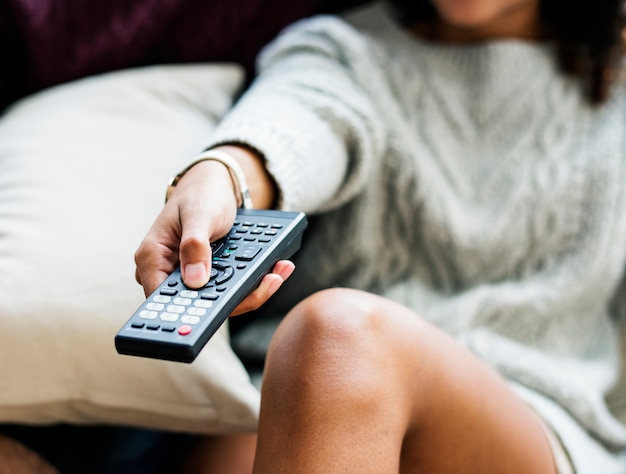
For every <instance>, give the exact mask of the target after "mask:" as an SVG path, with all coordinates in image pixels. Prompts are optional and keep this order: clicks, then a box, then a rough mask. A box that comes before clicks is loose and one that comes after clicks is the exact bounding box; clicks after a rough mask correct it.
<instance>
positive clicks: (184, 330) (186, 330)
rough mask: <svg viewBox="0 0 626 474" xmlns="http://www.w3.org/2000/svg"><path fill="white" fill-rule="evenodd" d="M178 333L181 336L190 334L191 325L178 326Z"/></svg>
mask: <svg viewBox="0 0 626 474" xmlns="http://www.w3.org/2000/svg"><path fill="white" fill-rule="evenodd" d="M178 334H180V335H181V336H186V335H187V334H191V326H188V325H187V324H185V325H183V326H181V327H179V328H178Z"/></svg>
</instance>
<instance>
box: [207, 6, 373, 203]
mask: <svg viewBox="0 0 626 474" xmlns="http://www.w3.org/2000/svg"><path fill="white" fill-rule="evenodd" d="M368 56H369V54H368V48H367V44H366V41H365V39H364V38H363V37H362V36H361V35H360V34H359V33H358V32H357V31H356V30H354V29H353V28H352V27H351V26H349V25H348V24H346V23H344V22H342V21H341V20H339V19H338V18H335V17H330V16H320V17H317V18H313V19H309V20H305V21H302V22H300V23H298V24H295V25H293V26H292V27H290V28H289V29H287V30H286V31H285V32H284V33H283V34H282V35H281V36H280V37H279V38H278V39H277V40H276V41H275V42H274V43H273V44H271V45H270V46H269V47H268V48H266V50H264V52H263V54H262V55H261V57H260V61H259V76H258V78H257V79H256V81H255V82H254V83H253V85H252V86H251V87H250V89H249V90H248V91H247V92H246V93H245V94H244V95H243V96H242V97H241V99H240V100H239V101H238V103H237V104H236V106H235V107H234V108H233V110H232V111H231V112H230V113H229V114H228V115H227V116H226V117H225V119H224V120H223V121H222V123H221V124H220V125H219V126H218V128H217V129H216V131H215V133H214V134H213V135H212V137H211V140H210V142H209V143H208V146H215V145H218V144H221V143H240V144H244V145H246V146H249V147H251V148H253V149H255V150H257V151H258V152H260V153H261V154H262V155H263V156H264V158H265V160H266V166H267V169H268V170H269V172H270V173H271V175H272V176H273V178H274V179H275V181H276V183H277V185H278V188H279V201H278V207H280V208H282V209H298V210H303V211H306V212H321V211H324V210H328V209H332V208H335V207H337V206H339V205H341V204H344V203H345V202H346V201H348V200H350V199H351V198H352V197H354V196H355V195H356V194H358V193H359V191H360V190H361V189H362V188H363V186H364V184H365V183H366V182H367V179H368V174H369V173H370V172H371V170H372V168H373V161H374V160H376V159H378V158H379V157H380V155H381V150H382V149H383V141H384V137H385V133H384V130H383V125H382V124H381V121H380V120H379V119H378V115H377V114H376V113H375V110H374V106H373V105H372V101H371V100H370V97H369V94H368V92H366V91H367V90H368V88H367V84H364V82H363V78H367V77H368V76H369V73H370V72H371V73H372V74H375V67H374V66H373V64H372V63H371V61H370V59H369V58H368Z"/></svg>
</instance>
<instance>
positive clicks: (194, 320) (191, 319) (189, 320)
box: [180, 315, 200, 324]
mask: <svg viewBox="0 0 626 474" xmlns="http://www.w3.org/2000/svg"><path fill="white" fill-rule="evenodd" d="M180 320H181V322H183V323H185V324H198V323H199V322H200V318H199V317H198V316H187V315H185V316H183V317H182V318H180Z"/></svg>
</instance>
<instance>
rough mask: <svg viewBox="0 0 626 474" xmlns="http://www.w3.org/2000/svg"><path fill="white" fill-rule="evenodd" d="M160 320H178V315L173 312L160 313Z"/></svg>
mask: <svg viewBox="0 0 626 474" xmlns="http://www.w3.org/2000/svg"><path fill="white" fill-rule="evenodd" d="M161 321H169V322H170V323H173V322H174V321H178V315H177V314H174V313H161Z"/></svg>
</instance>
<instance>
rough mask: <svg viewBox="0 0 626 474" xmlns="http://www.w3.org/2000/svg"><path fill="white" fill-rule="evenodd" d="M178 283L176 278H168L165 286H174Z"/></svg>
mask: <svg viewBox="0 0 626 474" xmlns="http://www.w3.org/2000/svg"><path fill="white" fill-rule="evenodd" d="M176 285H178V282H177V281H176V280H170V281H168V282H167V286H176Z"/></svg>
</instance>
